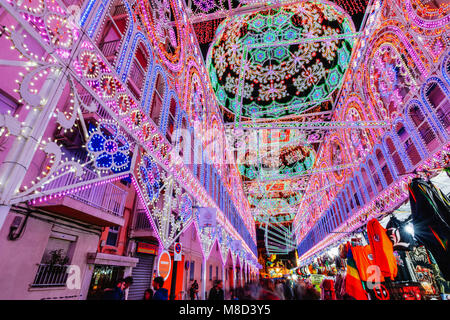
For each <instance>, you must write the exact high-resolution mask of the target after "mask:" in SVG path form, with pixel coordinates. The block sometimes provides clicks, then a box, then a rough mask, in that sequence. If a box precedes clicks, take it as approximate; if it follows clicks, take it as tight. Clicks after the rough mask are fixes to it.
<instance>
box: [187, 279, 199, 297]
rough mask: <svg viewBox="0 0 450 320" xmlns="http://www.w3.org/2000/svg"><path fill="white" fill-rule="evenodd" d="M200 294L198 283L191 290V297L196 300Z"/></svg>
mask: <svg viewBox="0 0 450 320" xmlns="http://www.w3.org/2000/svg"><path fill="white" fill-rule="evenodd" d="M197 292H198V283H197V282H194V283H193V284H192V285H191V288H190V289H189V295H190V296H191V300H195V296H196V294H197Z"/></svg>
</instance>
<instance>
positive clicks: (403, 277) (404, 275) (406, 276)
mask: <svg viewBox="0 0 450 320" xmlns="http://www.w3.org/2000/svg"><path fill="white" fill-rule="evenodd" d="M394 256H395V257H396V260H397V276H396V277H395V281H412V280H413V279H412V277H411V273H410V271H409V269H408V266H407V265H406V263H407V262H406V252H405V251H399V252H394Z"/></svg>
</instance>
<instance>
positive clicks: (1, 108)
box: [0, 89, 19, 115]
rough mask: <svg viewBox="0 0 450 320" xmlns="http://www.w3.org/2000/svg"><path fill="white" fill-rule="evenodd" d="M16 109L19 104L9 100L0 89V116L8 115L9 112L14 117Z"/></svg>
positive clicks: (11, 99)
mask: <svg viewBox="0 0 450 320" xmlns="http://www.w3.org/2000/svg"><path fill="white" fill-rule="evenodd" d="M18 107H19V104H18V103H17V102H15V100H14V99H13V98H10V97H9V95H8V94H7V93H6V92H4V91H3V90H1V89H0V114H8V111H10V114H11V115H14V113H15V112H16V109H17V108H18Z"/></svg>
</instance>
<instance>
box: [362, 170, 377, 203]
mask: <svg viewBox="0 0 450 320" xmlns="http://www.w3.org/2000/svg"><path fill="white" fill-rule="evenodd" d="M361 175H362V177H363V184H364V185H365V186H366V189H367V193H368V194H369V201H370V200H371V199H372V198H373V196H374V193H373V190H372V185H371V184H370V178H369V176H368V175H367V171H366V169H365V168H362V169H361Z"/></svg>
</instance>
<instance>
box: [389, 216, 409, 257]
mask: <svg viewBox="0 0 450 320" xmlns="http://www.w3.org/2000/svg"><path fill="white" fill-rule="evenodd" d="M386 233H387V235H388V237H389V239H391V241H392V244H393V246H394V250H396V251H411V250H412V248H413V247H414V244H415V241H414V238H413V236H412V234H410V233H409V232H407V231H406V230H405V228H404V227H403V224H402V223H401V222H400V221H399V220H398V219H397V218H396V217H394V216H392V217H391V219H389V222H388V223H387V225H386Z"/></svg>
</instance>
